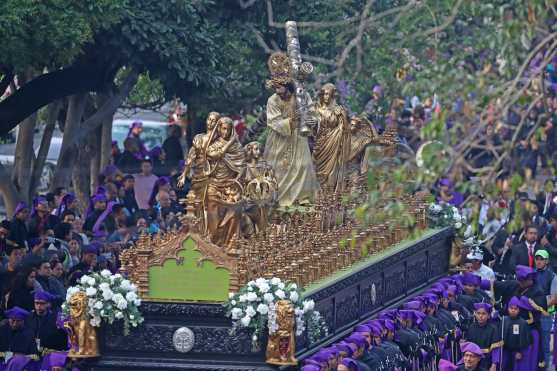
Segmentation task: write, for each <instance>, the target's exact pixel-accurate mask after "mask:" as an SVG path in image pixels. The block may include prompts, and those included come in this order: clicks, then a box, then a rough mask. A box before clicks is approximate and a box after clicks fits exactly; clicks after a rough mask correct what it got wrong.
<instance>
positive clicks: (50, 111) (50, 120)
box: [29, 101, 62, 197]
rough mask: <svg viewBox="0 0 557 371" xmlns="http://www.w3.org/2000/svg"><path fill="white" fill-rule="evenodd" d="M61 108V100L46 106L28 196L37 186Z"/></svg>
mask: <svg viewBox="0 0 557 371" xmlns="http://www.w3.org/2000/svg"><path fill="white" fill-rule="evenodd" d="M61 108H62V102H61V101H56V102H54V103H51V104H50V105H49V106H48V108H47V113H46V124H45V128H44V132H43V137H42V139H41V145H40V147H39V152H38V153H37V158H36V159H35V161H34V162H33V170H32V172H31V181H30V187H29V197H31V196H32V195H33V194H35V191H36V190H37V187H38V186H39V180H40V178H41V175H42V172H43V168H44V166H45V162H46V159H47V155H48V151H49V149H50V142H51V140H52V134H53V133H54V129H55V126H56V121H57V120H58V114H59V113H60V110H61Z"/></svg>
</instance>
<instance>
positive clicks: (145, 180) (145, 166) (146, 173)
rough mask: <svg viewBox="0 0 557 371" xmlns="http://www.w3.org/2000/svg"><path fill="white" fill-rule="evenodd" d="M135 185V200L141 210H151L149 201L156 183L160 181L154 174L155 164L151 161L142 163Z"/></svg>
mask: <svg viewBox="0 0 557 371" xmlns="http://www.w3.org/2000/svg"><path fill="white" fill-rule="evenodd" d="M134 178H135V183H134V186H133V189H134V193H135V200H136V201H137V205H138V207H139V209H140V210H149V208H150V205H149V200H150V198H151V193H152V192H153V188H154V187H155V183H156V182H157V180H158V179H159V178H158V177H157V176H156V175H154V174H153V164H152V163H151V160H150V159H145V160H143V161H141V173H139V174H135V175H134Z"/></svg>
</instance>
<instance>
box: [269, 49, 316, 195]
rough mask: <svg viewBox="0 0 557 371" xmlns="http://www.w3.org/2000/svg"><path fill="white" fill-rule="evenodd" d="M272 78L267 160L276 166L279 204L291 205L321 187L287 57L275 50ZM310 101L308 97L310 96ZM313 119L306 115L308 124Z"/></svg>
mask: <svg viewBox="0 0 557 371" xmlns="http://www.w3.org/2000/svg"><path fill="white" fill-rule="evenodd" d="M268 66H269V70H270V72H271V79H270V80H268V81H267V87H269V88H272V89H273V90H274V92H275V93H274V94H273V95H272V96H271V97H270V98H269V99H268V100H267V129H268V131H267V141H266V143H265V153H264V156H263V157H264V158H265V161H267V163H268V164H269V165H270V166H271V167H272V168H273V170H274V171H275V175H276V178H277V182H278V203H279V205H280V206H290V205H292V204H293V203H294V202H295V201H298V202H304V201H311V200H313V198H314V196H315V193H316V191H317V190H319V183H318V182H317V178H316V176H315V169H314V166H313V161H312V157H311V152H310V150H309V144H308V138H307V137H306V136H304V135H302V134H301V133H300V125H299V121H300V110H299V107H297V104H296V96H295V85H294V81H293V79H292V76H291V71H290V67H289V61H288V57H287V56H286V55H285V54H284V53H280V52H277V53H274V54H272V55H271V56H270V58H269V61H268ZM307 100H308V101H311V100H310V99H309V96H308V97H307ZM310 121H314V119H313V118H312V116H308V117H307V123H310Z"/></svg>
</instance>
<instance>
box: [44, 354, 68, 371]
mask: <svg viewBox="0 0 557 371" xmlns="http://www.w3.org/2000/svg"><path fill="white" fill-rule="evenodd" d="M67 356H68V352H52V353H48V354H47V355H46V356H44V357H43V362H42V364H41V371H51V370H52V368H53V367H64V365H65V364H66V357H67Z"/></svg>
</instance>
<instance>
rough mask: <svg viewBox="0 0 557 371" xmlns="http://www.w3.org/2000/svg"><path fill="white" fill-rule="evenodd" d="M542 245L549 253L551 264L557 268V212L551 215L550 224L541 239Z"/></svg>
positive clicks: (553, 267) (554, 268)
mask: <svg viewBox="0 0 557 371" xmlns="http://www.w3.org/2000/svg"><path fill="white" fill-rule="evenodd" d="M540 245H541V246H542V248H543V249H544V250H547V252H548V253H549V266H550V267H551V268H552V269H553V270H554V271H556V270H557V213H552V214H551V215H550V216H549V224H548V226H547V228H546V230H545V233H544V234H543V236H542V238H541V239H540Z"/></svg>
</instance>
